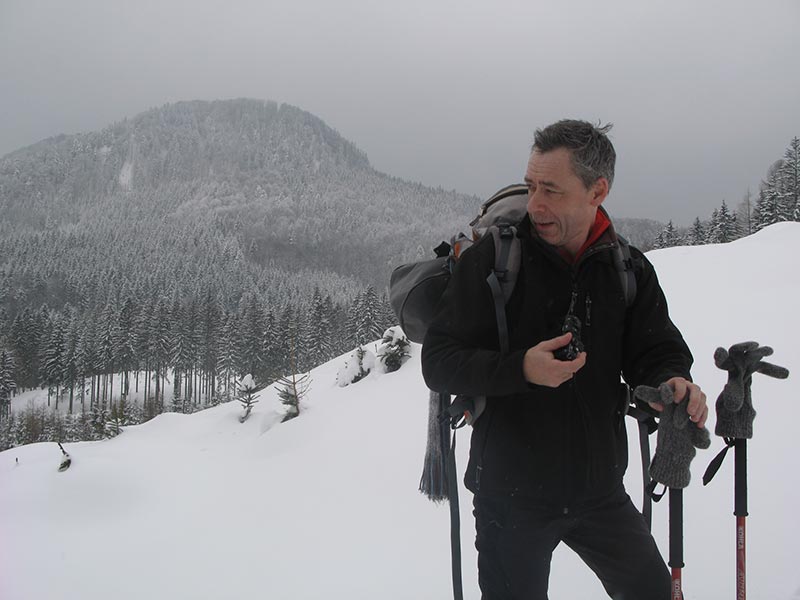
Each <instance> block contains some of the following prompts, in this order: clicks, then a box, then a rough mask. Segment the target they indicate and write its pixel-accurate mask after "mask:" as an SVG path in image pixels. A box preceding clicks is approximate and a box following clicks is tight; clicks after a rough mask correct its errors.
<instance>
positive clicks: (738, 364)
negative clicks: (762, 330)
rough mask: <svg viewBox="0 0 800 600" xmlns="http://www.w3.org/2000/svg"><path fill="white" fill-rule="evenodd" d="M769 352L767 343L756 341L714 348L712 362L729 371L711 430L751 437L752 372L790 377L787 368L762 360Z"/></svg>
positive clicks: (745, 437)
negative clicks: (760, 343)
mask: <svg viewBox="0 0 800 600" xmlns="http://www.w3.org/2000/svg"><path fill="white" fill-rule="evenodd" d="M771 354H772V348H770V347H769V346H761V347H759V345H758V342H741V343H739V344H734V345H733V346H731V347H730V349H728V350H725V348H717V350H716V351H715V352H714V363H715V364H716V365H717V367H719V368H720V369H723V370H725V371H728V383H726V384H725V387H724V388H723V389H722V392H721V393H720V395H719V397H718V398H717V404H716V409H717V425H716V427H715V428H714V433H716V434H717V435H718V436H720V437H728V438H737V439H742V440H746V439H750V438H752V437H753V419H754V418H755V416H756V411H755V409H754V408H753V398H752V396H751V394H750V385H751V384H752V382H753V373H763V374H764V375H768V376H770V377H775V378H776V379H786V378H787V377H789V370H788V369H785V368H784V367H779V366H777V365H773V364H772V363H768V362H764V361H763V360H761V359H762V358H764V357H765V356H770V355H771Z"/></svg>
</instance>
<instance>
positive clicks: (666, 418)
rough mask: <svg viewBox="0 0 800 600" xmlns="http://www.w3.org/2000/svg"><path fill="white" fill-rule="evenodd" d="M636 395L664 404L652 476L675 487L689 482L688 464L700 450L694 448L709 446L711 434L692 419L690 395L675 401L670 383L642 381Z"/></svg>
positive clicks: (666, 484)
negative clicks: (688, 408)
mask: <svg viewBox="0 0 800 600" xmlns="http://www.w3.org/2000/svg"><path fill="white" fill-rule="evenodd" d="M634 396H635V397H636V398H638V399H639V400H643V401H644V402H650V403H652V404H660V405H662V406H663V407H664V410H663V411H662V412H661V414H660V417H659V420H658V441H657V445H656V453H655V455H654V456H653V461H652V462H651V463H650V477H652V478H653V480H655V481H657V482H659V483H663V484H664V485H665V486H667V487H670V488H675V489H683V488H685V487H686V486H688V485H689V480H690V478H691V475H690V473H689V465H690V464H691V462H692V459H693V458H694V457H695V455H696V454H697V450H695V448H708V447H709V446H710V445H711V435H710V434H709V432H708V429H706V428H705V427H703V428H699V427H697V426H696V425H695V424H694V423H692V421H691V420H690V419H689V413H688V412H687V406H688V404H689V395H688V394H687V395H686V397H685V398H684V399H683V400H681V401H680V402H679V403H677V404H676V403H675V395H674V393H673V391H672V387H671V386H670V385H669V384H668V383H662V384H661V385H660V386H658V387H657V388H654V387H650V386H647V385H640V386H638V387H637V388H636V390H635V391H634Z"/></svg>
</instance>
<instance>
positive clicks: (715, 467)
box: [703, 437, 736, 485]
mask: <svg viewBox="0 0 800 600" xmlns="http://www.w3.org/2000/svg"><path fill="white" fill-rule="evenodd" d="M722 439H724V440H725V447H724V448H723V449H722V450H721V451H720V453H719V454H717V455H716V456H715V457H714V458H713V459H712V460H711V462H710V463H708V466H707V467H706V472H705V473H703V485H708V484H709V483H711V480H712V479H714V475H716V474H717V471H719V468H720V467H721V466H722V463H723V461H724V460H725V457H726V456H727V455H728V450H730V449H731V448H733V447H734V446H735V444H736V440H735V439H734V438H728V437H726V438H722Z"/></svg>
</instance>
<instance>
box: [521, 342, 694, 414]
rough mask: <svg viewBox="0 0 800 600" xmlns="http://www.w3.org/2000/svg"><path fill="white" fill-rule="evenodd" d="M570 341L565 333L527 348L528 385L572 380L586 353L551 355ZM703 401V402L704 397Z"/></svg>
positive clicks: (524, 363) (526, 372) (546, 384)
mask: <svg viewBox="0 0 800 600" xmlns="http://www.w3.org/2000/svg"><path fill="white" fill-rule="evenodd" d="M571 339H572V334H571V333H565V334H564V335H560V336H558V337H557V338H553V339H550V340H545V341H543V342H539V343H538V344H536V345H535V346H534V347H533V348H528V351H527V352H526V353H525V358H524V360H523V361H522V372H523V374H524V375H525V379H526V380H527V381H529V382H530V383H535V384H537V385H544V386H547V387H553V388H555V387H558V386H560V385H561V384H562V383H564V382H565V381H569V380H570V379H572V376H573V375H575V373H577V372H578V371H579V370H580V369H581V368H582V367H583V365H585V364H586V352H581V353H580V354H578V357H577V358H576V359H575V360H558V359H557V358H556V357H555V356H554V355H553V352H555V351H556V350H558V349H559V348H563V347H564V346H566V345H567V344H569V341H570V340H571ZM703 399H704V401H705V396H703Z"/></svg>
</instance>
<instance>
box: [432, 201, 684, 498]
mask: <svg viewBox="0 0 800 600" xmlns="http://www.w3.org/2000/svg"><path fill="white" fill-rule="evenodd" d="M518 235H519V237H520V238H521V243H522V266H521V269H520V274H519V278H518V280H517V285H516V287H515V289H514V292H513V294H512V296H511V298H510V300H509V302H508V304H507V307H506V312H507V315H508V324H509V327H508V328H509V341H510V350H509V352H508V354H506V355H503V354H501V353H500V351H499V342H498V335H497V325H496V320H495V311H494V305H493V301H492V296H491V292H490V290H489V286H488V284H487V283H486V276H487V275H488V273H489V272H490V271H491V269H492V268H493V266H494V244H493V242H492V239H491V236H486V238H484V239H483V240H482V241H480V242H479V243H477V244H476V245H475V246H473V247H472V248H471V249H469V250H468V251H466V252H465V253H464V254H463V255H462V257H461V259H460V260H459V262H458V263H457V265H456V268H455V271H454V273H453V276H452V279H451V281H450V284H449V285H448V287H447V290H446V291H445V294H444V296H443V297H442V300H441V304H440V306H439V309H438V311H437V313H438V314H437V317H436V319H435V320H434V322H433V324H432V325H431V327H430V329H429V331H428V334H427V336H426V338H425V343H424V345H423V349H422V371H423V375H424V377H425V381H426V382H427V384H428V386H429V387H430V388H431V389H433V390H437V391H441V392H447V393H450V394H454V395H455V394H467V395H483V396H487V407H486V411H485V412H484V414H483V415H482V416H481V417H480V419H479V420H478V421H477V422H476V424H475V427H474V429H473V432H472V444H471V448H470V460H469V465H468V467H467V472H466V476H465V483H466V486H467V488H469V489H470V490H472V491H473V492H474V493H476V494H482V495H496V494H502V495H519V496H520V497H525V498H533V499H540V500H542V501H544V502H546V503H548V504H554V505H558V506H559V507H570V506H572V505H574V504H580V503H582V502H585V501H591V500H592V499H593V498H600V497H602V496H605V495H607V494H608V493H610V492H611V491H613V490H614V489H615V488H616V487H618V486H619V485H620V483H621V481H622V476H623V474H624V472H625V468H626V466H627V438H626V433H625V424H624V407H625V403H624V401H623V400H622V394H621V385H620V374H623V376H624V378H625V381H626V382H627V383H628V384H630V385H631V386H636V385H641V384H645V385H651V386H657V385H658V384H659V383H661V382H663V381H666V380H667V379H669V378H670V377H673V376H682V377H685V378H687V379H689V378H690V375H689V369H690V367H691V364H692V355H691V352H690V351H689V348H688V347H687V346H686V344H685V342H684V341H683V338H682V336H681V334H680V332H679V331H678V329H677V328H676V327H675V325H674V324H673V323H672V321H671V320H670V318H669V314H668V310H667V303H666V299H665V298H664V294H663V292H662V290H661V287H660V286H659V284H658V280H657V278H656V273H655V270H654V269H653V266H652V264H650V262H649V261H648V260H647V259H646V258H645V257H644V255H643V254H642V253H641V252H640V251H639V250H637V249H636V248H631V254H632V256H633V258H634V262H635V263H637V269H636V271H635V275H636V284H637V295H636V301H635V303H634V304H633V306H631V307H630V308H627V307H626V305H625V297H624V294H623V291H622V284H621V281H620V276H619V273H618V271H617V270H616V269H615V267H614V263H613V254H612V252H611V250H610V249H611V248H613V247H614V245H616V244H617V238H616V234H615V233H614V230H613V226H611V227H609V229H608V230H607V231H606V232H605V234H603V236H602V237H601V238H600V239H599V240H598V241H597V242H596V243H595V244H593V245H592V246H591V247H590V248H589V249H588V250H586V252H585V253H584V254H583V255H582V256H581V258H580V259H579V261H578V262H577V264H574V265H570V264H568V263H567V262H566V261H565V260H564V259H563V258H562V257H561V256H560V255H559V254H558V253H557V252H556V251H555V250H554V249H553V248H552V247H551V246H549V245H547V244H546V243H544V242H543V241H542V240H541V239H539V238H538V237H537V236H536V235H535V233H532V231H531V224H530V221H529V219H528V218H527V217H526V218H525V219H524V220H523V221H522V223H521V224H520V227H519V233H518ZM573 293H574V294H575V299H576V302H575V303H574V307H575V308H574V314H575V315H576V316H577V317H578V318H579V319H580V320H581V322H582V325H583V327H582V336H581V337H582V339H583V342H584V345H585V349H586V352H587V361H586V364H585V365H584V367H583V368H582V369H581V370H580V371H578V372H577V373H576V374H575V377H574V378H573V379H572V380H570V381H568V382H566V383H564V384H563V385H561V386H560V387H558V388H555V389H554V388H548V387H544V386H538V385H533V384H530V383H528V382H527V381H526V380H525V378H524V376H523V372H522V361H523V356H524V354H525V352H526V350H527V349H528V348H530V347H532V346H535V345H536V344H538V343H539V342H541V341H543V340H546V339H550V338H553V337H556V336H558V335H560V334H561V327H562V325H563V323H564V317H565V316H566V314H567V312H568V309H569V306H570V303H571V300H572V298H573Z"/></svg>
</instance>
